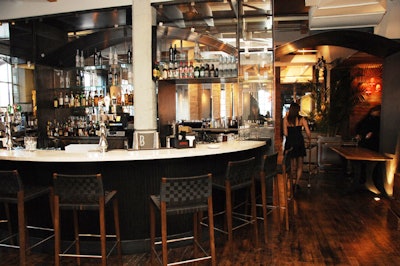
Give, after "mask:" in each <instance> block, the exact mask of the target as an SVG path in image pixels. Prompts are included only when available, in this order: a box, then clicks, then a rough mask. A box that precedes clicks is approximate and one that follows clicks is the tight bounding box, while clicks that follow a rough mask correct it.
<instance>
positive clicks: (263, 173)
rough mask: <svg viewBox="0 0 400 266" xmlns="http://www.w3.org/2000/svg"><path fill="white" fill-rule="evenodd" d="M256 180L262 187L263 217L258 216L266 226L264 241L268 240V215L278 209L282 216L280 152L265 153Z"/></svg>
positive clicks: (261, 205)
mask: <svg viewBox="0 0 400 266" xmlns="http://www.w3.org/2000/svg"><path fill="white" fill-rule="evenodd" d="M256 181H258V183H259V184H260V189H261V204H257V207H261V208H262V214H263V216H262V217H257V218H258V219H260V220H263V226H264V242H265V243H267V242H268V222H267V215H268V214H270V213H272V211H274V210H276V211H277V212H278V215H279V216H278V217H280V208H281V206H280V204H281V202H280V201H281V200H280V197H279V180H278V153H277V152H274V153H272V154H265V155H263V157H262V159H261V165H260V173H259V175H256ZM271 181H272V203H271V204H268V195H267V194H268V193H267V186H268V185H269V184H270V183H271Z"/></svg>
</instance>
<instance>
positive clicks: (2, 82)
mask: <svg viewBox="0 0 400 266" xmlns="http://www.w3.org/2000/svg"><path fill="white" fill-rule="evenodd" d="M9 60H10V58H8V57H5V56H1V57H0V107H5V106H8V105H9V104H11V105H12V104H13V94H12V68H11V64H9V63H8V62H9Z"/></svg>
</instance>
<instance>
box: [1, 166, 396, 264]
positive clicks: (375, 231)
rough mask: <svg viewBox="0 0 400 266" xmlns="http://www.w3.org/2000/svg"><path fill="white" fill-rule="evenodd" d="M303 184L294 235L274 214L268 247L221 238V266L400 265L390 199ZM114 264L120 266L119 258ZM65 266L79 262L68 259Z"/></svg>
mask: <svg viewBox="0 0 400 266" xmlns="http://www.w3.org/2000/svg"><path fill="white" fill-rule="evenodd" d="M301 182H302V183H301V185H302V187H301V190H300V191H299V192H298V193H297V194H296V200H295V202H294V215H293V216H292V218H291V221H290V231H285V230H284V229H283V227H282V230H279V226H278V222H277V220H278V219H277V217H274V216H271V217H270V223H269V225H270V234H269V243H268V244H267V245H264V244H262V243H261V242H260V245H259V248H255V246H254V242H253V241H252V238H251V235H252V234H251V232H250V231H247V230H243V231H241V232H240V231H239V232H237V234H235V239H236V242H235V247H234V253H233V255H231V254H230V252H229V249H228V248H227V247H226V246H225V245H224V238H222V237H218V238H217V243H216V246H217V261H218V265H400V231H395V230H392V229H389V227H388V224H387V221H386V216H387V212H388V206H389V203H388V200H387V199H385V198H382V199H381V200H379V201H376V200H375V199H374V195H372V194H371V193H370V192H367V191H363V190H358V191H354V192H352V193H344V189H345V188H346V186H345V184H346V178H344V177H342V176H341V174H340V173H339V172H325V173H320V174H319V175H318V176H317V177H314V178H312V180H311V188H309V189H308V188H307V181H306V179H304V180H302V181H301ZM259 239H260V240H261V239H262V231H261V223H260V238H259ZM181 253H182V250H180V251H179V252H178V253H177V254H181ZM123 260H124V265H150V264H149V255H148V254H134V255H124V257H123ZM17 262H18V260H17V255H16V252H15V251H12V252H10V251H9V250H5V249H0V265H17ZM52 264H53V257H52V255H46V254H36V253H33V254H31V255H30V257H29V265H52ZM82 264H83V265H96V263H95V262H93V261H87V260H86V261H85V260H83V263H82ZM109 264H110V265H115V264H116V263H115V258H112V259H111V260H110V263H109ZM62 265H75V261H73V260H72V261H66V260H63V264H62Z"/></svg>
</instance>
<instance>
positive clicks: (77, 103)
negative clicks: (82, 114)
mask: <svg viewBox="0 0 400 266" xmlns="http://www.w3.org/2000/svg"><path fill="white" fill-rule="evenodd" d="M71 101H74V99H71ZM79 106H81V98H80V97H79V93H77V94H75V107H79Z"/></svg>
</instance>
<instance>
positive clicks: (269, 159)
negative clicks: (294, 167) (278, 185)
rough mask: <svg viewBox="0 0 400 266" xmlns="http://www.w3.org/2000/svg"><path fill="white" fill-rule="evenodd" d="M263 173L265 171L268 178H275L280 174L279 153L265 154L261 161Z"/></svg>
mask: <svg viewBox="0 0 400 266" xmlns="http://www.w3.org/2000/svg"><path fill="white" fill-rule="evenodd" d="M261 171H264V173H265V175H266V176H275V175H276V174H277V172H278V153H277V152H274V153H272V154H264V156H263V159H262V160H261Z"/></svg>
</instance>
